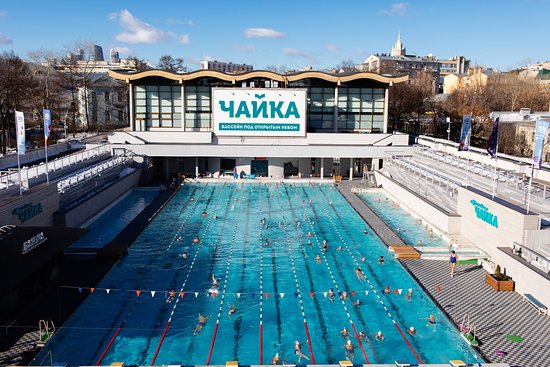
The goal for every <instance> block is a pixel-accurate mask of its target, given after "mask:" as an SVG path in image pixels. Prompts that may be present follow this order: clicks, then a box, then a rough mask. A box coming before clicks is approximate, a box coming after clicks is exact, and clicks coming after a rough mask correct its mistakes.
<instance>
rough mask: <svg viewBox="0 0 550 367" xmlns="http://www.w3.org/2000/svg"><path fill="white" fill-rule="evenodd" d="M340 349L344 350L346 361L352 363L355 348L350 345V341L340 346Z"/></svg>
mask: <svg viewBox="0 0 550 367" xmlns="http://www.w3.org/2000/svg"><path fill="white" fill-rule="evenodd" d="M342 348H345V349H346V359H348V360H350V361H352V360H353V359H354V358H355V348H357V347H356V346H355V345H354V344H352V343H351V340H348V341H347V343H346V344H344V345H343V346H342Z"/></svg>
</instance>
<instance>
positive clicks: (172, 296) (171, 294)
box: [166, 289, 176, 303]
mask: <svg viewBox="0 0 550 367" xmlns="http://www.w3.org/2000/svg"><path fill="white" fill-rule="evenodd" d="M175 296H176V291H175V290H173V289H172V291H170V293H168V298H166V303H170V302H172V301H173V300H174V297H175Z"/></svg>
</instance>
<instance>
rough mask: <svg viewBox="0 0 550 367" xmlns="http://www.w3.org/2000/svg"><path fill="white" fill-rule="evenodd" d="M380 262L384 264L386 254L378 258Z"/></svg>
mask: <svg viewBox="0 0 550 367" xmlns="http://www.w3.org/2000/svg"><path fill="white" fill-rule="evenodd" d="M378 264H380V265H383V264H384V255H380V257H379V258H378Z"/></svg>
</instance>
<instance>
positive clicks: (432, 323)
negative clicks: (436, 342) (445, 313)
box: [426, 314, 435, 325]
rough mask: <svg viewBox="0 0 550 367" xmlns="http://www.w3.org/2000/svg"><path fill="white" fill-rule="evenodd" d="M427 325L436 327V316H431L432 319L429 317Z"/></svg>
mask: <svg viewBox="0 0 550 367" xmlns="http://www.w3.org/2000/svg"><path fill="white" fill-rule="evenodd" d="M426 325H435V316H434V315H433V314H430V317H428V323H427V324H426Z"/></svg>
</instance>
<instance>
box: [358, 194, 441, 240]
mask: <svg viewBox="0 0 550 367" xmlns="http://www.w3.org/2000/svg"><path fill="white" fill-rule="evenodd" d="M358 195H359V197H360V198H361V199H362V200H363V201H364V202H365V203H366V204H367V205H368V206H369V207H370V208H371V209H372V210H373V211H374V212H375V213H376V214H377V215H378V216H379V217H380V218H381V219H382V220H383V221H384V222H385V223H386V224H388V226H390V227H391V228H394V229H395V230H396V233H397V235H398V236H399V237H401V239H402V240H403V241H405V242H406V243H407V244H409V245H411V246H415V247H430V246H445V247H448V246H449V244H448V243H447V242H446V241H445V240H443V239H441V238H440V237H439V236H438V235H436V234H435V233H432V234H430V231H429V229H428V228H427V227H426V226H425V224H424V223H419V222H417V219H416V218H415V217H414V216H412V215H411V214H410V213H409V212H408V211H407V210H405V209H403V208H401V207H400V206H396V205H395V204H394V202H393V200H392V199H391V198H389V197H388V196H387V195H385V194H384V193H382V192H363V193H360V194H358ZM397 229H399V230H398V231H397ZM419 241H421V242H419Z"/></svg>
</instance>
